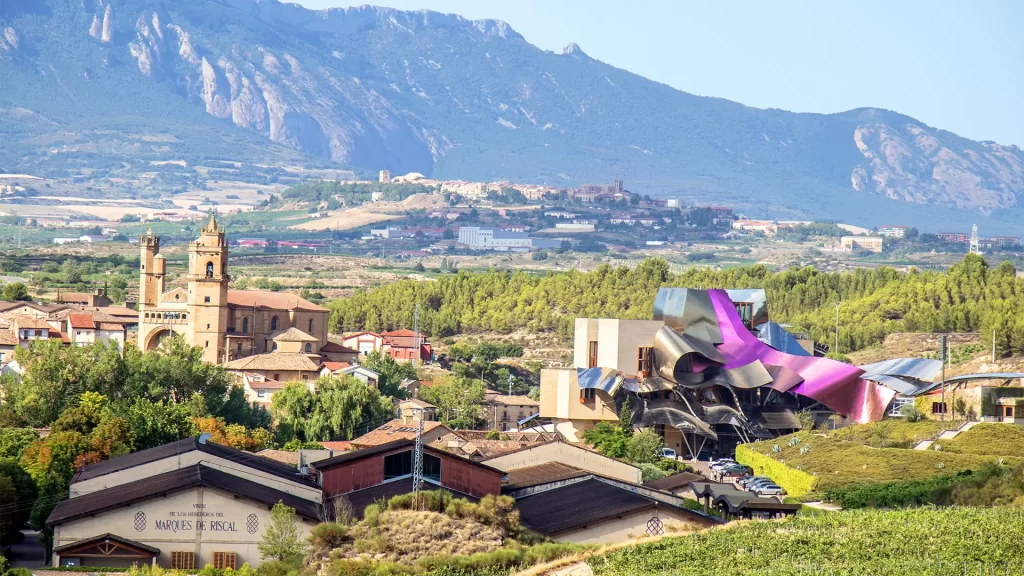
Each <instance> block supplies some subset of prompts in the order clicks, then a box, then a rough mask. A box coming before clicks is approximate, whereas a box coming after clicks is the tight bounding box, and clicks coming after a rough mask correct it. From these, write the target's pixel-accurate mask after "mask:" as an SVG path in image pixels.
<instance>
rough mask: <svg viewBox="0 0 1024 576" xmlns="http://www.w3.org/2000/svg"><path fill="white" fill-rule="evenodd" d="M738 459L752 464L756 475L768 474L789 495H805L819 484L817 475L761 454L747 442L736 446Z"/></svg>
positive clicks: (749, 464) (742, 462)
mask: <svg viewBox="0 0 1024 576" xmlns="http://www.w3.org/2000/svg"><path fill="white" fill-rule="evenodd" d="M736 461H737V462H739V463H740V464H746V465H747V466H750V467H751V468H752V469H753V470H754V474H756V475H759V476H768V477H769V478H771V479H772V480H774V481H775V483H776V484H778V485H779V486H781V487H782V488H783V489H785V490H786V493H787V494H788V495H789V496H803V495H804V494H807V493H809V492H813V491H814V489H815V488H816V487H817V486H818V478H817V477H816V476H812V475H810V474H808V473H807V472H803V471H801V470H797V469H795V468H790V467H789V466H786V465H785V464H783V463H782V462H779V461H778V460H775V459H774V458H770V457H768V456H765V455H764V454H759V453H758V452H756V451H755V450H754V449H752V448H751V447H750V446H748V445H746V444H741V445H739V446H737V447H736Z"/></svg>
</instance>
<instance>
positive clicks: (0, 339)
mask: <svg viewBox="0 0 1024 576" xmlns="http://www.w3.org/2000/svg"><path fill="white" fill-rule="evenodd" d="M17 345H18V337H17V336H16V335H15V334H14V330H11V329H10V328H7V329H4V330H0V346H17Z"/></svg>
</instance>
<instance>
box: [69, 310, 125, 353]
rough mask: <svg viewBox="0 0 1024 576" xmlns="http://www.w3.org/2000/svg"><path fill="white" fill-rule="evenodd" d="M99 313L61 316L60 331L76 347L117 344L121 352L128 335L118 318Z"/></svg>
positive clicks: (78, 313) (75, 313)
mask: <svg viewBox="0 0 1024 576" xmlns="http://www.w3.org/2000/svg"><path fill="white" fill-rule="evenodd" d="M106 316H107V315H106V314H102V313H98V312H95V313H94V312H71V311H67V313H65V314H62V315H60V316H59V317H58V318H59V319H58V320H57V324H58V327H59V331H60V332H61V333H62V335H63V336H65V337H66V338H67V339H68V340H69V341H70V343H71V344H74V345H75V346H90V345H92V344H95V343H96V342H102V343H104V344H108V343H111V342H115V343H116V344H117V346H118V348H120V349H121V350H124V343H125V338H126V336H127V333H126V331H125V327H124V325H123V324H121V323H119V322H117V319H116V318H112V317H106Z"/></svg>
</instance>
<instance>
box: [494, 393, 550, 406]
mask: <svg viewBox="0 0 1024 576" xmlns="http://www.w3.org/2000/svg"><path fill="white" fill-rule="evenodd" d="M487 403H494V404H502V405H505V406H540V402H537V401H536V400H533V399H531V398H530V397H529V396H522V395H518V394H513V395H512V396H509V395H508V394H488V395H486V396H485V397H484V404H487Z"/></svg>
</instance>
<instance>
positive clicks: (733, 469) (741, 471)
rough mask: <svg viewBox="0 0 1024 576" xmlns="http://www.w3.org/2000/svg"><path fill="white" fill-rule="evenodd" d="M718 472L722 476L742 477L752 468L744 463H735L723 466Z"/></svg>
mask: <svg viewBox="0 0 1024 576" xmlns="http://www.w3.org/2000/svg"><path fill="white" fill-rule="evenodd" d="M717 472H718V475H719V476H721V477H722V478H741V477H743V476H746V475H747V474H750V473H751V472H752V470H751V469H750V467H749V466H744V465H743V464H734V465H732V466H726V467H724V468H721V469H719V470H717Z"/></svg>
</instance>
